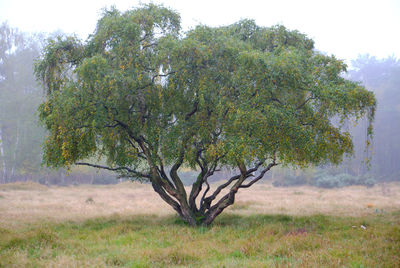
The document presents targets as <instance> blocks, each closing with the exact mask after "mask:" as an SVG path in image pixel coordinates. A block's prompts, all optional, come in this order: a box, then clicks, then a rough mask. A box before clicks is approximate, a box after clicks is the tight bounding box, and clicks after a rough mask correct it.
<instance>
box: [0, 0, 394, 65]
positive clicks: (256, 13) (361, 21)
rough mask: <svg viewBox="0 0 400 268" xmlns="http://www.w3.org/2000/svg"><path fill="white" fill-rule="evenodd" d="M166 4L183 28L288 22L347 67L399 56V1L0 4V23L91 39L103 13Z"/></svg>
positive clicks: (13, 0)
mask: <svg viewBox="0 0 400 268" xmlns="http://www.w3.org/2000/svg"><path fill="white" fill-rule="evenodd" d="M139 2H141V3H149V2H152V3H156V4H157V3H163V4H164V5H165V6H167V7H171V8H172V9H174V10H176V11H178V12H179V13H180V15H181V17H182V26H183V28H184V29H190V28H191V27H194V26H195V25H196V24H199V23H201V24H206V25H210V26H219V25H227V24H231V23H233V22H236V21H238V20H239V19H243V18H250V19H254V20H255V21H256V23H257V24H258V25H262V26H271V25H275V24H283V25H285V26H286V27H288V28H289V29H297V30H299V31H300V32H302V33H305V34H307V35H308V36H309V37H311V38H313V39H314V40H315V43H316V48H317V49H319V50H321V51H324V52H327V53H328V54H334V55H336V56H337V57H338V58H340V59H345V60H346V61H347V62H348V63H350V62H349V60H350V59H355V58H356V57H357V56H358V55H359V54H366V53H369V54H371V55H374V56H377V57H379V58H382V57H387V56H391V55H394V56H396V57H397V58H400V30H399V29H400V0H373V1H372V0H334V1H331V0H329V1H328V0H325V1H323V0H319V1H318V0H297V1H296V0H274V1H269V0H264V1H262V0H258V1H256V0H240V1H239V0H236V1H235V0H230V1H229V0H159V1H156V0H154V1H144V0H142V1H135V0H114V1H106V0H66V1H58V0H25V1H23V0H0V22H3V21H8V24H9V25H10V26H11V27H16V28H19V29H20V30H21V31H26V32H53V31H56V30H61V31H63V32H66V33H76V34H77V35H78V36H80V37H82V38H84V39H86V37H87V35H88V34H90V33H92V32H93V30H94V28H95V25H96V21H97V20H98V19H99V16H100V14H101V9H102V8H103V7H106V6H108V7H109V6H111V5H115V6H116V7H117V8H118V9H120V10H126V9H129V8H132V7H135V6H138V5H139Z"/></svg>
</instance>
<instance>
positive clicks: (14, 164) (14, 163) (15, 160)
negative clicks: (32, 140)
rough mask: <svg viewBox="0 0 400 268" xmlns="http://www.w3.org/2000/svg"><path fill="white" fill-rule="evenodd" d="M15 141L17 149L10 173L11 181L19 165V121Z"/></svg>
mask: <svg viewBox="0 0 400 268" xmlns="http://www.w3.org/2000/svg"><path fill="white" fill-rule="evenodd" d="M15 139H16V140H15V147H14V159H13V163H12V168H11V173H10V180H12V179H13V177H14V172H15V167H16V165H17V151H18V146H19V123H18V121H17V133H16V137H15Z"/></svg>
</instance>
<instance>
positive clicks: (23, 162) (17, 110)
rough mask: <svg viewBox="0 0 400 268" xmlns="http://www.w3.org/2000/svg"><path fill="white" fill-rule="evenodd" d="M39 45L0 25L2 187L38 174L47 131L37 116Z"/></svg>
mask: <svg viewBox="0 0 400 268" xmlns="http://www.w3.org/2000/svg"><path fill="white" fill-rule="evenodd" d="M39 51H40V45H39V41H38V40H36V39H35V38H33V37H32V36H27V35H24V34H23V33H20V32H19V31H18V30H16V29H13V28H11V27H9V26H8V25H7V24H6V23H3V24H1V25H0V171H1V174H0V183H4V182H10V181H12V180H13V178H14V177H15V176H21V175H23V176H28V175H29V174H33V173H35V172H38V171H39V169H40V162H41V147H40V146H41V143H42V142H43V135H44V129H43V128H40V127H39V126H38V125H37V123H38V122H37V116H35V113H36V110H37V107H38V105H39V104H40V103H41V102H42V101H43V93H42V90H41V89H40V87H38V86H37V82H36V81H35V77H34V75H33V60H34V59H35V58H36V57H38V56H39Z"/></svg>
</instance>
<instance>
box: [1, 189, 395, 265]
mask: <svg viewBox="0 0 400 268" xmlns="http://www.w3.org/2000/svg"><path fill="white" fill-rule="evenodd" d="M0 267H400V183H390V184H386V185H383V184H378V185H375V186H374V187H371V188H366V187H364V186H351V187H346V188H340V189H320V188H315V187H309V186H302V187H288V188H276V187H273V186H272V185H271V184H269V183H262V184H258V185H254V187H252V188H250V189H245V190H243V191H241V192H239V194H238V195H237V198H236V202H235V204H234V205H233V206H232V207H231V208H229V209H227V210H226V212H224V213H223V214H222V215H221V216H220V217H218V218H217V219H216V221H215V222H214V224H212V225H211V226H210V227H198V228H193V227H189V226H186V225H185V224H184V223H183V222H182V221H180V220H179V219H178V218H177V217H176V216H175V214H174V212H173V211H172V209H171V208H170V207H169V206H167V205H166V204H164V203H163V201H162V200H161V199H160V198H159V197H158V196H157V195H156V194H155V193H154V192H153V190H152V188H151V187H150V185H147V184H140V183H128V182H125V183H120V184H117V185H104V186H94V185H80V186H69V187H56V186H51V187H47V186H43V185H40V184H36V183H14V184H5V185H0Z"/></svg>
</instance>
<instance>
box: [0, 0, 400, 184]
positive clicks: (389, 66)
mask: <svg viewBox="0 0 400 268" xmlns="http://www.w3.org/2000/svg"><path fill="white" fill-rule="evenodd" d="M100 2H101V4H102V5H104V3H103V2H102V1H100ZM99 4H100V3H99ZM183 8H184V7H183ZM335 8H337V7H335ZM92 9H93V8H92ZM4 10H5V9H3V12H4ZM360 10H363V9H362V8H361V9H360ZM364 10H365V7H364ZM245 11H246V9H244V11H243V12H245ZM22 13H23V12H22ZM0 14H1V12H0ZM240 14H242V13H240ZM181 15H182V17H183V19H185V17H184V16H186V15H187V14H185V10H183V11H181ZM245 15H246V14H245ZM329 16H331V15H329ZM377 16H378V13H377ZM388 17H390V16H388ZM231 19H232V18H231ZM234 19H235V20H238V19H240V18H237V19H236V18H234ZM355 19H356V18H355ZM192 20H195V19H192ZM184 21H185V20H184ZM186 21H187V20H186ZM37 22H38V23H40V21H39V20H38V21H37ZM95 22H96V19H95V18H93V21H92V22H91V23H92V24H94V23H95ZM232 22H233V21H232ZM389 22H390V21H389ZM0 23H1V24H0V183H10V182H15V181H27V180H30V181H35V182H39V183H42V184H47V185H50V184H58V185H70V184H82V183H89V184H108V183H116V182H117V181H118V180H117V178H116V177H115V175H113V174H112V173H109V172H106V171H98V170H95V169H92V168H88V167H73V168H72V169H71V170H64V169H59V170H50V169H48V168H46V167H43V166H42V165H41V155H42V152H41V146H42V143H43V140H44V137H45V136H46V132H45V131H44V129H43V128H42V127H41V126H40V124H39V123H38V119H37V108H38V106H39V105H40V103H41V102H42V101H43V100H44V94H43V89H42V88H41V86H40V85H39V84H38V82H37V81H35V78H34V75H33V64H34V61H35V58H37V57H38V56H39V55H40V53H41V50H42V49H43V48H44V45H45V43H46V40H47V39H48V38H51V37H54V36H56V35H57V34H62V32H61V31H60V30H58V31H55V32H53V33H51V34H44V33H32V31H31V33H26V32H23V31H20V30H18V29H17V28H14V27H12V26H10V25H9V24H8V23H7V22H5V21H4V22H1V17H0ZM47 23H48V24H51V23H50V22H47ZM198 23H199V22H197V21H196V24H198ZM218 23H220V24H221V23H222V24H223V23H225V24H226V23H227V22H226V21H218V22H214V24H218ZM288 23H289V27H291V26H292V25H290V23H291V22H290V21H289V22H288ZM313 23H314V24H315V20H314V22H313ZM206 24H207V23H206ZM263 24H265V23H263ZM283 24H284V25H287V23H285V22H284V23H283ZM311 24H312V22H310V25H311ZM356 24H357V23H356ZM21 25H22V24H21ZM307 25H308V24H303V28H307ZM310 25H308V26H309V27H311V26H310ZM89 26H90V27H91V28H92V29H94V25H89ZM339 26H340V25H339ZM353 26H354V25H353ZM392 26H393V25H392ZM85 27H88V25H86V26H85ZM340 27H342V28H343V26H340ZM340 27H337V28H340ZM349 27H350V26H349ZM359 27H360V25H359ZM184 28H189V26H188V25H186V26H185V25H184ZM291 28H293V27H291ZM365 28H368V27H364V28H363V29H365ZM72 30H73V31H74V29H72ZM300 30H302V29H300ZM325 30H326V29H325ZM386 30H387V29H386ZM85 31H86V30H85ZM381 31H382V32H384V29H381ZM77 33H78V34H80V35H84V34H82V32H79V31H77ZM381 34H382V33H381ZM392 34H393V33H392ZM354 35H355V39H357V35H360V36H361V35H368V32H365V31H364V30H363V31H361V33H360V32H355V33H354ZM395 36H397V35H395ZM310 37H311V38H313V39H314V40H315V41H316V45H317V49H324V48H325V49H329V47H327V46H325V47H318V45H319V44H320V43H321V42H320V41H319V40H318V37H314V36H312V35H311V36H310ZM378 37H379V36H377V37H375V38H374V39H379V38H378ZM397 38H398V36H397ZM380 41H381V43H385V42H384V39H383V38H381V40H380ZM328 43H329V42H328ZM342 43H347V46H350V48H352V49H353V51H352V52H351V53H348V54H347V55H355V53H354V44H351V42H350V43H349V41H348V40H346V35H344V36H343V42H341V43H340V42H339V43H336V45H337V46H342V45H343V44H342ZM387 43H388V42H387ZM393 45H394V44H393V42H391V44H386V46H387V49H388V50H390V48H391V46H393ZM397 45H398V44H397ZM329 52H332V51H330V50H329ZM359 53H361V54H359V55H358V57H354V58H346V62H347V63H348V64H349V66H350V67H349V70H348V73H347V74H344V75H345V76H346V77H347V78H348V79H351V80H353V81H358V82H360V83H361V84H362V85H364V86H365V87H366V88H367V89H368V90H371V91H373V92H374V93H375V95H376V98H377V101H378V107H377V112H376V116H375V121H374V139H373V141H372V143H371V145H370V147H369V148H366V146H365V142H366V137H367V123H366V121H364V122H363V121H361V122H360V123H359V124H358V125H357V126H355V125H354V122H352V120H349V121H348V122H346V125H345V129H344V130H348V131H350V132H351V133H352V135H353V142H354V152H355V154H354V155H353V156H347V157H345V159H344V161H343V163H342V164H341V165H340V166H332V165H326V166H319V167H309V168H307V169H304V170H298V169H290V168H288V167H279V168H275V170H273V171H272V172H270V174H268V175H267V176H266V178H265V179H269V180H271V181H272V182H273V184H274V185H275V186H291V185H302V184H310V185H315V186H319V187H327V188H331V187H342V186H347V185H354V184H355V185H366V186H372V185H374V184H375V183H378V182H388V181H399V180H400V165H399V159H400V135H399V134H398V133H400V60H399V59H398V58H397V57H396V56H394V54H393V56H383V57H382V55H387V53H386V54H385V53H383V54H382V53H377V54H378V56H374V54H371V55H370V54H365V47H364V48H363V49H361V48H360V50H359ZM339 54H340V53H339ZM344 54H345V53H344ZM344 54H342V55H344ZM368 160H370V161H368ZM226 172H228V171H226ZM182 175H183V177H184V180H185V181H186V183H189V182H190V181H191V180H192V179H194V176H195V175H196V173H195V172H193V171H190V170H189V169H187V170H186V169H184V170H183V171H182ZM223 177H224V172H222V174H221V175H220V178H223ZM218 178H219V177H218V176H216V178H215V179H218Z"/></svg>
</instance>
